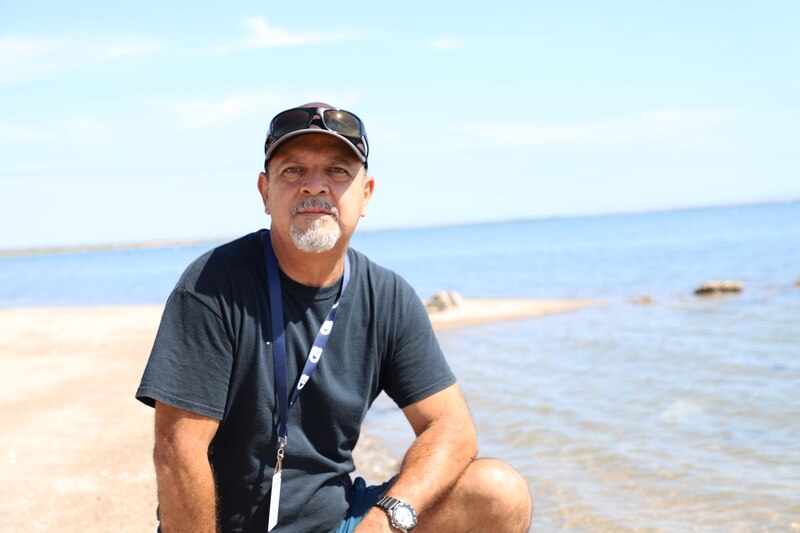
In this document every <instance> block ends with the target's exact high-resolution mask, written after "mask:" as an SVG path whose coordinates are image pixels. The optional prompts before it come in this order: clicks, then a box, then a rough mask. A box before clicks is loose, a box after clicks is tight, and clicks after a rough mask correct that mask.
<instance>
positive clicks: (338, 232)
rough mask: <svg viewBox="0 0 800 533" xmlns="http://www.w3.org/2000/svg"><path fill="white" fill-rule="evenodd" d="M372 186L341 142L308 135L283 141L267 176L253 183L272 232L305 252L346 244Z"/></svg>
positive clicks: (329, 137) (316, 135)
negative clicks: (269, 219) (269, 218)
mask: <svg viewBox="0 0 800 533" xmlns="http://www.w3.org/2000/svg"><path fill="white" fill-rule="evenodd" d="M374 186H375V182H374V180H373V178H371V177H367V176H366V170H365V168H364V165H363V164H362V163H361V161H359V160H358V158H357V157H356V155H355V154H354V153H353V152H352V150H350V148H348V147H347V146H346V145H345V144H344V143H343V142H342V141H340V140H339V139H336V138H335V137H332V136H329V135H323V134H313V133H312V134H306V135H300V136H299V137H296V138H294V139H290V140H288V141H286V143H284V144H283V145H282V146H281V147H280V148H279V149H278V150H277V151H276V152H275V153H274V154H273V155H272V157H271V158H270V161H269V175H268V176H267V175H265V174H264V173H261V174H260V175H259V180H258V187H259V190H260V191H261V196H262V198H263V200H264V206H265V207H266V211H267V213H268V214H269V215H270V216H271V217H272V226H271V228H272V231H274V232H277V233H278V234H279V236H280V237H281V238H290V239H291V240H292V241H293V242H294V244H295V246H296V247H297V248H298V249H300V250H302V251H305V252H325V251H328V250H330V249H331V248H333V247H334V246H335V245H336V243H337V242H339V240H340V239H341V238H342V237H344V238H345V239H346V240H348V241H349V239H350V236H351V235H352V233H353V231H354V230H355V228H356V225H357V224H358V219H359V217H361V216H364V215H365V214H366V209H367V204H368V203H369V199H370V197H371V196H372V191H373V188H374Z"/></svg>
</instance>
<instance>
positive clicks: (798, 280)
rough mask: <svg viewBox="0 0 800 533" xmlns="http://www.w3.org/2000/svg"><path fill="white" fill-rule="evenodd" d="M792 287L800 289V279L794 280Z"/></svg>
mask: <svg viewBox="0 0 800 533" xmlns="http://www.w3.org/2000/svg"><path fill="white" fill-rule="evenodd" d="M794 286H795V287H800V278H797V279H796V280H794Z"/></svg>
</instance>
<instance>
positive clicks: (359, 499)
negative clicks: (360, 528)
mask: <svg viewBox="0 0 800 533" xmlns="http://www.w3.org/2000/svg"><path fill="white" fill-rule="evenodd" d="M393 482H394V478H392V479H390V480H389V481H387V482H386V483H384V484H382V485H370V486H369V487H368V486H367V483H366V482H365V481H364V480H363V479H362V478H360V477H357V478H356V480H355V481H354V482H353V492H352V493H351V494H350V508H349V509H348V510H347V515H345V517H344V520H342V523H341V524H339V529H337V530H336V533H352V532H353V530H354V529H355V528H356V526H357V525H358V524H360V523H361V521H362V520H363V519H364V516H366V514H367V513H368V512H369V510H370V509H371V508H372V507H373V506H374V505H375V504H376V503H378V499H379V498H380V497H381V496H383V495H384V494H385V493H386V491H388V490H389V487H391V486H392V483H393Z"/></svg>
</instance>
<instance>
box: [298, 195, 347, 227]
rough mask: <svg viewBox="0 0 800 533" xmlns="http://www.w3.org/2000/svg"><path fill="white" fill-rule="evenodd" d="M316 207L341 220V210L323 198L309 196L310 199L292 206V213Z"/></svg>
mask: <svg viewBox="0 0 800 533" xmlns="http://www.w3.org/2000/svg"><path fill="white" fill-rule="evenodd" d="M316 209H319V210H322V211H326V212H328V213H330V214H331V216H333V219H334V220H336V221H337V222H338V221H339V210H338V209H336V207H334V206H333V205H332V204H330V203H328V202H326V201H325V200H322V199H321V198H309V199H308V200H303V201H302V202H298V203H296V204H295V205H294V207H292V215H296V214H298V213H300V212H303V211H310V210H316Z"/></svg>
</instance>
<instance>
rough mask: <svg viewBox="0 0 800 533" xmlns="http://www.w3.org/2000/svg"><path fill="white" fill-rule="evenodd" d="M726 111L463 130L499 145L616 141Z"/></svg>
mask: <svg viewBox="0 0 800 533" xmlns="http://www.w3.org/2000/svg"><path fill="white" fill-rule="evenodd" d="M735 117H736V113H734V112H732V111H726V110H660V111H652V112H648V113H643V114H641V115H638V116H635V117H632V118H622V119H613V120H604V121H598V122H588V123H576V124H563V125H537V124H530V125H517V124H509V125H502V124H484V125H482V126H475V125H472V126H468V127H466V128H463V129H462V131H467V132H468V133H471V134H473V135H476V136H481V137H483V138H485V139H488V140H490V141H491V142H493V143H495V144H498V145H502V146H512V147H513V146H537V145H549V144H589V143H619V142H631V141H641V140H654V139H665V138H670V137H676V136H680V135H684V134H688V133H691V132H697V131H699V130H702V129H705V128H709V127H711V126H716V125H718V124H723V123H725V122H729V121H731V120H732V119H734V118H735Z"/></svg>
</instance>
